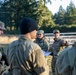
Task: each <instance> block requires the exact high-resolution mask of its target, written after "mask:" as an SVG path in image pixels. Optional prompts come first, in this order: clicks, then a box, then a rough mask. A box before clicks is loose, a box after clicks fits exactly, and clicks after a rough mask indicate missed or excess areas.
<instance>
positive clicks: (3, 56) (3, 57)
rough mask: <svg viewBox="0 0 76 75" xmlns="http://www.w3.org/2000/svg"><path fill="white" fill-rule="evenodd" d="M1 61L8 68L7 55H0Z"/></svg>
mask: <svg viewBox="0 0 76 75" xmlns="http://www.w3.org/2000/svg"><path fill="white" fill-rule="evenodd" d="M2 60H4V61H5V64H6V65H7V66H9V63H8V60H7V55H6V54H4V53H2Z"/></svg>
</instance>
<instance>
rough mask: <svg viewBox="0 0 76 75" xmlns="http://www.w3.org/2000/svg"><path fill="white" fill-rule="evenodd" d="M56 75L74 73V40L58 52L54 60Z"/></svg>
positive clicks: (75, 68) (74, 74)
mask: <svg viewBox="0 0 76 75" xmlns="http://www.w3.org/2000/svg"><path fill="white" fill-rule="evenodd" d="M56 75H76V42H75V43H74V45H73V46H72V47H68V48H66V49H64V50H63V51H62V52H61V53H60V54H59V56H58V58H57V62H56Z"/></svg>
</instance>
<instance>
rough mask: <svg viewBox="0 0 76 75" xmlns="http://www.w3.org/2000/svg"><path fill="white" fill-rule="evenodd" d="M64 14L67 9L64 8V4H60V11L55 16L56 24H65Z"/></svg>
mask: <svg viewBox="0 0 76 75" xmlns="http://www.w3.org/2000/svg"><path fill="white" fill-rule="evenodd" d="M64 14H65V10H64V9H63V7H62V6H60V7H59V11H58V13H56V14H55V15H54V17H53V19H54V22H55V23H56V24H59V25H63V24H64Z"/></svg>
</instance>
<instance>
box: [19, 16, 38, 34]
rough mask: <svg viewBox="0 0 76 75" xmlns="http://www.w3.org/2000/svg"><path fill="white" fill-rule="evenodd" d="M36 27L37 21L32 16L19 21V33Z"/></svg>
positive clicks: (30, 30) (25, 32)
mask: <svg viewBox="0 0 76 75" xmlns="http://www.w3.org/2000/svg"><path fill="white" fill-rule="evenodd" d="M37 28H38V27H37V22H36V21H35V20H34V19H32V18H28V17H25V18H24V19H23V20H22V21H21V23H20V31H21V34H27V33H29V32H32V31H33V30H37Z"/></svg>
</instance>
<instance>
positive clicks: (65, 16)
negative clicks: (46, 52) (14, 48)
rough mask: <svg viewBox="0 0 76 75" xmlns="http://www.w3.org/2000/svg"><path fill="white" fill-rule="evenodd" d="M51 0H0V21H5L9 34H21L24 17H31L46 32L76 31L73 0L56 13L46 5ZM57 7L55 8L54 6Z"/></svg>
mask: <svg viewBox="0 0 76 75" xmlns="http://www.w3.org/2000/svg"><path fill="white" fill-rule="evenodd" d="M48 2H50V4H52V2H51V0H4V1H1V0H0V21H3V22H4V23H5V26H6V29H7V31H5V33H8V34H19V25H20V22H21V20H22V19H23V18H24V17H31V18H33V19H35V20H36V21H37V23H38V28H39V29H43V30H44V31H45V33H50V32H52V31H53V29H59V30H60V31H61V32H75V31H76V7H75V5H74V3H73V2H72V1H71V2H70V4H69V5H68V6H67V8H66V10H64V9H63V7H62V6H60V7H59V10H58V12H57V13H55V14H54V15H53V14H52V12H51V11H50V10H49V9H48V8H47V7H46V4H47V3H48ZM54 9H55V8H54Z"/></svg>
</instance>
